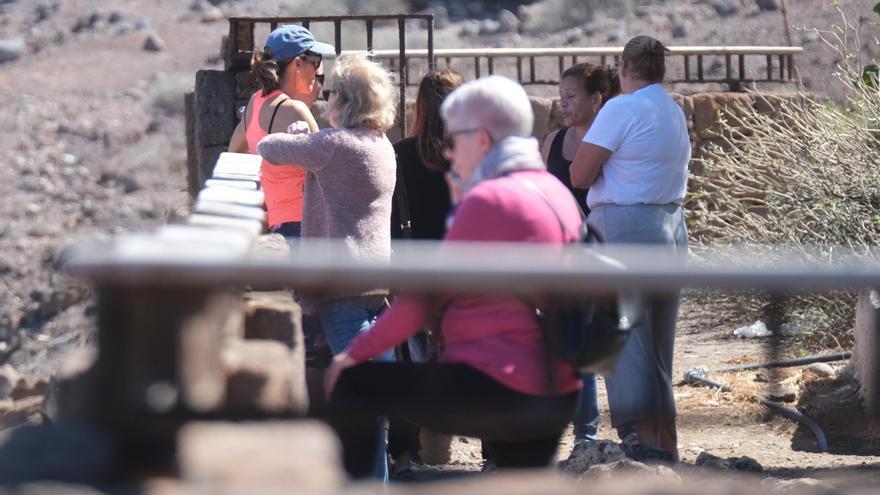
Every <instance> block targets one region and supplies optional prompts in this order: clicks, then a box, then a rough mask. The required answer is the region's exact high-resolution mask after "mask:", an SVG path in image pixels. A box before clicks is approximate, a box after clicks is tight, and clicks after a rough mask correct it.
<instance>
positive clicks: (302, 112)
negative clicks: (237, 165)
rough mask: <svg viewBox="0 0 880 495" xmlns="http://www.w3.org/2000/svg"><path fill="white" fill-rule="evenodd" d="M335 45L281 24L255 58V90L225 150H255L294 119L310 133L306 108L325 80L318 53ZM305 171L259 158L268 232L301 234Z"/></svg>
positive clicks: (312, 124)
mask: <svg viewBox="0 0 880 495" xmlns="http://www.w3.org/2000/svg"><path fill="white" fill-rule="evenodd" d="M333 52H334V50H333V47H332V46H331V45H328V44H326V43H321V42H319V41H317V40H315V37H314V36H312V33H311V32H309V30H308V29H306V28H304V27H302V26H297V25H293V24H291V25H286V26H281V27H279V28H277V29H275V30H274V31H272V33H270V34H269V37H268V38H267V39H266V45H265V47H264V48H263V51H262V53H257V54H256V56H255V59H254V65H253V70H252V74H253V76H254V78H255V79H256V81H257V85H258V86H259V89H258V90H257V92H256V93H254V95H253V96H252V97H251V99H250V100H249V101H248V103H247V105H246V106H245V110H244V114H243V115H242V117H241V121H240V122H239V123H238V126H237V127H236V128H235V131H234V132H233V134H232V139H231V140H230V142H229V151H231V152H234V153H256V152H257V143H258V142H260V140H261V139H263V138H264V137H266V136H267V135H269V134H272V133H276V132H285V131H287V127H288V126H289V125H290V124H292V123H293V122H297V121H303V122H306V123H307V124H308V126H309V130H310V131H311V132H315V131H317V130H318V124H317V123H315V118H314V117H313V116H312V112H311V111H310V110H309V107H311V106H312V105H313V104H314V103H315V100H316V99H317V97H318V93H319V92H320V89H321V85H322V84H323V82H324V74H323V69H322V68H321V58H322V55H326V54H331V53H333ZM305 176H306V173H305V171H304V170H303V169H301V168H299V167H272V166H270V165H268V164H267V163H266V161H265V160H264V161H263V165H262V167H261V169H260V186H261V188H262V189H263V193H264V194H265V197H266V223H267V224H268V227H269V231H270V232H275V233H278V234H281V235H283V236H284V237H287V238H297V237H300V234H301V225H302V201H303V183H304V181H305Z"/></svg>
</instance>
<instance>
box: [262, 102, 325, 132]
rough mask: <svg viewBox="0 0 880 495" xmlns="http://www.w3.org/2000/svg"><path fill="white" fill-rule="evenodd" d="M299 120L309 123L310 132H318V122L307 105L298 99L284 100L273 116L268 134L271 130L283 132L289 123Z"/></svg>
mask: <svg viewBox="0 0 880 495" xmlns="http://www.w3.org/2000/svg"><path fill="white" fill-rule="evenodd" d="M298 120H301V121H303V122H306V123H308V124H309V131H310V132H318V123H317V122H315V117H314V116H313V115H312V111H311V110H309V107H308V106H307V105H306V104H305V103H303V102H301V101H299V100H286V101H285V102H284V103H282V104H281V108H280V109H279V110H278V115H276V116H275V122H273V123H272V128H271V129H269V134H272V133H273V132H285V131H286V130H287V128H288V127H289V126H290V124H292V123H294V122H296V121H298Z"/></svg>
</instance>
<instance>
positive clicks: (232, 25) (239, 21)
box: [224, 14, 434, 136]
mask: <svg viewBox="0 0 880 495" xmlns="http://www.w3.org/2000/svg"><path fill="white" fill-rule="evenodd" d="M410 20H416V21H423V22H425V23H426V30H427V32H426V34H427V46H428V47H427V49H423V50H421V52H422V55H421V57H420V58H423V59H426V60H427V65H428V70H429V71H430V70H433V69H434V56H433V52H434V14H394V15H342V16H300V17H230V18H229V37H228V38H227V42H226V53H225V57H224V58H225V68H226V70H227V71H230V72H244V71H247V70H250V68H251V62H252V60H253V57H254V51H255V50H256V40H255V38H254V29H255V27H256V26H257V25H259V24H266V25H268V27H269V29H270V30H274V29H275V28H276V27H278V26H279V25H284V24H301V25H302V26H303V27H305V28H306V29H309V28H311V26H312V24H318V23H332V24H333V46H334V48H335V49H336V54H337V55H339V54H341V53H342V32H343V30H342V25H343V23H344V22H345V23H351V22H355V23H363V24H364V25H365V27H366V42H367V50H366V52H367V53H371V52H373V51H374V50H373V32H374V29H375V24H376V22H382V21H395V22H397V43H398V49H397V50H384V51H383V52H384V53H385V55H384V58H385V59H386V60H393V59H396V60H397V70H398V72H399V77H398V85H399V88H400V97H399V99H400V101H399V105H398V109H397V113H398V115H397V123H398V126H399V128H400V135H401V136H403V135H406V87H407V86H408V85H409V78H408V75H409V69H408V66H407V62H408V60H409V59H410V58H412V57H408V56H407V50H406V23H407V21H410Z"/></svg>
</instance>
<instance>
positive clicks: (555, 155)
mask: <svg viewBox="0 0 880 495" xmlns="http://www.w3.org/2000/svg"><path fill="white" fill-rule="evenodd" d="M568 129H569V128H568V127H563V128H562V129H559V132H557V133H556V137H555V138H553V143H552V144H551V145H550V154H549V155H548V156H547V171H548V172H550V173H551V174H553V175H554V176H556V178H557V179H559V180H560V181H561V182H562V183H563V184H565V187H567V188H568V190H569V191H571V194H573V195H574V199H575V200H577V204H578V206H580V207H581V210H582V211H583V212H584V214H585V215H586V214H588V213H590V209H589V208H587V191H588V190H587V189H579V188H577V187H572V185H571V173H569V171H568V168H569V167H570V166H571V160H566V159H565V158H563V157H562V143H564V142H565V134H566V133H568Z"/></svg>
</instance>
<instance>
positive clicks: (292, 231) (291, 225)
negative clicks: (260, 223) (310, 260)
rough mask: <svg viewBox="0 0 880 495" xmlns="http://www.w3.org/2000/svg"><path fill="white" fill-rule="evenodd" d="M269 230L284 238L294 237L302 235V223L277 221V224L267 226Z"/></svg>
mask: <svg viewBox="0 0 880 495" xmlns="http://www.w3.org/2000/svg"><path fill="white" fill-rule="evenodd" d="M269 232H272V233H273V234H281V235H283V236H284V237H285V238H286V239H290V238H296V239H298V238H299V237H301V236H302V223H301V222H284V223H279V224H278V225H273V226H272V227H270V228H269Z"/></svg>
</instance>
